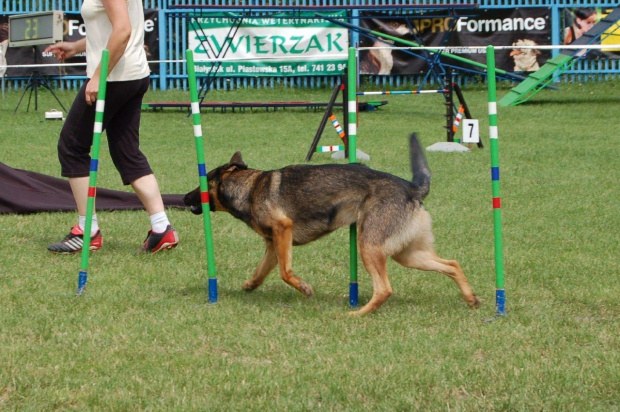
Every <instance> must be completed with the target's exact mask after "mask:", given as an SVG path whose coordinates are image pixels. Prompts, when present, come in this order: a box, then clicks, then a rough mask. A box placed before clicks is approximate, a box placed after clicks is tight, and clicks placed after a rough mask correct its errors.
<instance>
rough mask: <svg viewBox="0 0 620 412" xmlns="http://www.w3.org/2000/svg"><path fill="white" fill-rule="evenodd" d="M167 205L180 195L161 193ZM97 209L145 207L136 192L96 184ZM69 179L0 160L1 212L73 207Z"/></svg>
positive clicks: (180, 198)
mask: <svg viewBox="0 0 620 412" xmlns="http://www.w3.org/2000/svg"><path fill="white" fill-rule="evenodd" d="M162 197H163V199H164V204H165V205H166V206H167V207H182V208H185V207H186V206H185V205H184V204H183V195H162ZM96 207H97V210H144V206H143V205H142V202H140V199H139V198H138V195H136V194H135V193H128V192H122V191H119V190H110V189H102V188H97V201H96ZM75 210H76V206H75V201H74V200H73V195H72V194H71V187H70V186H69V181H68V180H65V179H58V178H55V177H52V176H47V175H44V174H41V173H36V172H31V171H28V170H20V169H13V168H11V167H9V166H7V165H5V164H4V163H0V213H1V214H6V213H17V214H26V213H39V212H66V211H75Z"/></svg>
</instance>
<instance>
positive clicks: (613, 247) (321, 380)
mask: <svg viewBox="0 0 620 412" xmlns="http://www.w3.org/2000/svg"><path fill="white" fill-rule="evenodd" d="M367 89H369V90H377V88H372V87H370V86H368V87H367ZM507 91H508V88H507V87H506V86H503V88H502V89H501V90H499V92H498V97H499V98H501V97H502V96H503V95H504V94H505V93H506V92H507ZM464 93H465V97H466V99H467V103H468V105H469V107H470V110H471V112H472V114H473V115H474V117H476V118H478V119H479V120H480V130H481V133H482V136H483V143H484V144H485V147H484V149H481V150H480V149H476V148H475V149H473V150H472V151H471V152H469V153H436V152H427V153H426V155H427V159H428V161H429V164H430V168H431V171H432V172H433V183H432V187H431V193H430V195H429V197H428V198H427V200H426V201H425V206H426V208H427V209H428V210H429V211H430V213H431V215H432V216H433V221H434V233H435V237H436V249H437V252H438V254H439V255H440V256H442V257H445V258H451V259H457V260H458V261H459V262H460V263H461V265H462V267H463V268H464V270H465V273H466V275H467V276H468V278H469V281H470V283H471V284H472V286H473V287H474V290H475V291H476V293H477V294H478V296H479V297H481V298H482V300H483V301H484V303H483V306H482V307H481V308H480V309H479V310H471V309H469V308H468V307H467V306H466V304H465V302H464V301H463V300H462V298H461V297H460V294H459V292H458V289H457V288H456V286H455V285H454V283H453V282H452V281H451V280H449V279H448V278H446V277H444V276H442V275H439V274H435V273H424V272H419V271H413V270H409V269H405V268H402V267H400V266H398V265H397V264H395V263H394V262H390V264H389V267H388V269H389V274H390V280H391V283H392V286H393V288H394V292H395V293H394V295H393V296H392V298H391V299H390V300H389V301H388V302H387V303H386V304H385V305H384V306H383V307H381V309H380V310H379V311H377V312H376V313H374V314H371V315H368V316H363V317H351V316H348V314H347V313H348V311H349V310H350V308H349V306H348V277H349V275H348V273H349V264H348V261H349V258H348V256H349V254H348V251H349V246H348V231H347V230H340V231H338V232H336V233H334V234H332V235H330V236H328V237H326V238H323V239H321V240H319V241H317V242H314V243H312V244H310V245H307V246H304V247H299V248H295V251H294V259H293V267H294V269H295V271H296V273H297V274H298V275H300V276H301V277H302V278H304V279H305V280H306V281H308V282H309V283H310V284H312V285H313V287H314V291H315V296H314V297H313V298H311V299H307V298H305V297H304V296H302V295H300V294H299V293H298V292H296V291H295V290H293V289H292V288H291V287H289V286H288V285H286V284H285V283H284V282H282V281H281V280H280V279H279V276H278V274H277V273H273V274H272V275H271V276H270V277H269V278H268V279H267V281H266V282H265V284H264V285H263V286H262V287H261V288H259V289H257V290H256V291H254V292H252V293H246V292H245V291H243V290H242V289H241V284H242V282H243V281H244V280H245V279H247V278H248V277H250V276H251V274H252V271H253V270H254V268H255V266H256V264H257V263H258V261H259V260H260V258H261V256H262V253H263V251H264V249H263V243H262V241H261V239H260V237H259V236H258V235H256V234H255V233H253V232H252V231H251V230H250V229H249V228H248V227H246V226H245V225H244V224H243V223H242V222H240V221H237V220H235V219H233V218H232V217H231V216H229V215H226V214H220V213H217V214H212V224H213V231H214V233H213V236H214V239H215V257H216V258H215V260H216V261H215V264H216V268H217V277H218V283H219V302H218V303H217V304H215V305H211V304H208V303H207V288H206V284H207V273H206V253H205V246H204V245H205V243H204V234H203V230H202V220H201V218H200V217H197V216H194V215H192V214H191V213H189V211H187V210H183V209H170V210H169V211H168V213H169V216H170V218H171V220H172V222H173V224H174V226H175V227H176V229H177V230H178V231H179V233H180V236H181V244H180V245H179V246H178V248H176V249H175V250H173V251H170V252H167V253H161V254H158V255H153V256H144V255H140V256H136V255H134V254H133V251H134V250H135V249H137V248H138V247H139V245H140V243H141V242H142V241H143V240H144V237H145V235H146V232H147V230H148V229H149V221H148V216H147V215H146V213H145V212H144V211H133V212H99V213H98V216H99V222H100V224H101V226H102V230H103V233H104V238H105V240H104V247H103V248H102V249H101V250H100V251H99V252H97V253H95V254H93V255H92V256H91V259H90V266H89V283H88V290H87V292H86V294H85V295H83V296H81V297H76V296H73V294H74V293H75V291H76V287H77V273H78V269H79V266H80V256H79V255H78V256H57V255H52V254H50V253H49V252H47V250H46V246H47V244H49V243H52V242H55V241H58V240H60V239H61V238H62V237H63V236H64V235H65V234H66V232H67V231H68V230H69V228H70V227H71V226H72V225H73V224H74V223H75V221H76V217H75V214H73V213H41V214H34V215H1V216H0V262H1V263H0V409H6V410H210V411H217V410H223V411H224V410H226V411H228V410H291V411H297V410H299V411H303V410H334V411H336V410H338V411H341V410H351V411H353V410H386V411H387V410H389V411H392V410H402V411H409V410H427V411H440V410H445V411H448V410H450V411H453V410H461V411H479V410H488V411H491V410H492V411H496V410H506V411H513V410H514V411H532V410H542V411H586V410H587V411H612V410H618V409H620V395H618V394H619V393H620V325H619V313H620V304H619V303H618V294H619V293H620V285H619V275H620V272H619V269H618V267H619V263H620V261H619V258H618V257H619V251H620V236H619V235H618V232H619V229H620V210H619V206H618V205H619V203H618V202H619V200H620V193H619V192H620V191H619V189H618V188H619V187H620V186H619V184H618V182H619V181H620V167H619V166H618V165H619V163H618V159H619V158H620V149H619V148H620V134H619V132H618V127H617V119H618V115H620V109H619V108H620V84H619V83H617V82H607V83H603V84H567V85H566V84H562V85H561V90H559V91H543V92H541V93H540V94H539V95H538V96H536V97H535V98H534V99H533V100H532V101H531V102H530V103H528V104H524V105H521V106H517V107H510V108H501V107H500V108H499V116H498V118H499V135H500V139H499V147H500V167H501V197H502V220H503V240H504V255H505V276H506V291H507V292H506V293H507V311H508V316H507V317H502V318H497V317H496V316H495V302H494V300H495V272H494V270H495V269H494V267H495V266H494V252H493V216H492V203H491V176H490V152H489V147H490V145H489V139H488V115H487V92H486V90H485V89H484V87H483V86H475V87H470V88H468V89H465V90H464ZM20 95H21V92H13V91H11V92H7V93H6V96H5V98H4V99H2V100H0V119H1V120H0V147H2V150H1V153H2V156H1V159H0V161H2V162H3V163H5V164H7V165H9V166H11V167H14V168H21V169H28V170H33V171H37V172H41V173H45V174H49V175H52V176H59V174H60V171H59V165H58V161H57V157H56V142H57V137H58V133H59V131H60V128H61V126H62V124H61V122H55V121H45V120H43V112H44V111H45V110H49V109H52V108H56V109H59V107H58V105H57V103H56V102H55V100H54V99H53V98H52V97H51V96H50V95H49V92H45V91H43V92H42V93H41V94H40V95H39V105H40V109H39V111H38V112H35V111H33V110H32V107H31V110H30V112H29V113H26V111H25V107H24V105H23V103H22V107H21V108H20V110H19V111H18V113H17V114H16V115H13V109H14V108H15V106H16V105H17V101H18V99H19V97H20ZM330 95H331V90H329V89H328V88H326V89H323V90H291V89H281V88H278V89H259V90H236V91H234V92H212V93H211V94H210V95H209V96H208V100H212V101H218V100H220V101H274V100H297V101H298V100H308V101H327V100H328V99H329V96H330ZM59 96H60V98H61V99H62V101H63V102H64V103H65V104H66V105H69V104H70V102H71V101H72V98H73V96H74V94H73V92H60V93H59ZM363 99H366V98H362V100H363ZM146 100H147V101H169V100H178V101H187V100H188V93H187V92H182V91H170V92H149V93H148V95H147V97H146ZM367 100H372V99H367ZM375 100H379V99H375ZM383 100H389V104H388V105H386V106H383V107H381V108H380V109H379V110H377V111H374V112H364V113H360V119H359V127H358V144H359V148H360V149H361V150H363V151H364V152H366V153H368V154H369V155H370V156H371V160H370V161H369V162H367V163H368V165H369V166H371V167H373V168H376V169H379V170H384V171H387V172H390V173H393V174H395V175H397V176H401V177H403V178H406V179H410V178H411V176H410V174H411V172H410V166H409V160H408V147H407V137H408V135H409V134H410V133H411V132H413V131H415V132H417V133H418V134H419V136H420V139H421V141H422V143H423V145H424V146H425V147H426V146H430V145H431V144H433V143H436V142H439V141H445V130H444V128H443V126H444V125H445V119H444V117H443V115H444V106H443V99H442V98H441V96H436V95H430V96H428V95H426V96H393V97H388V98H386V99H383ZM335 113H336V116H337V117H338V118H339V120H340V121H341V122H342V111H341V110H336V112H335ZM321 117H322V112H321V111H320V110H318V111H314V110H304V109H286V110H278V111H275V112H274V111H272V110H270V111H265V110H263V109H255V110H252V111H251V110H246V111H245V112H239V111H235V112H234V113H233V112H231V111H230V110H229V111H227V112H226V113H222V112H220V111H215V112H212V111H205V112H204V113H203V115H202V125H203V132H204V135H205V152H206V159H207V166H208V167H214V166H217V165H219V164H221V163H224V162H226V161H227V160H229V159H230V156H231V155H232V154H233V153H234V152H235V151H237V150H240V151H241V152H242V153H243V156H244V158H245V160H246V162H247V163H248V164H249V165H250V167H253V168H259V169H271V168H279V167H281V166H284V165H287V164H292V163H303V160H304V158H305V155H306V153H307V151H308V148H309V146H310V143H311V141H312V138H313V136H314V134H315V132H316V130H317V128H318V125H319V122H320V120H321ZM141 130H142V148H143V150H144V152H145V153H146V154H147V156H148V157H149V159H150V161H151V164H152V167H153V168H154V170H155V172H156V175H157V177H158V178H159V182H160V185H161V188H162V192H164V193H185V192H187V191H189V190H191V189H193V188H194V187H196V186H197V184H198V177H197V168H196V154H195V146H194V138H193V132H192V121H191V118H189V117H187V116H186V114H185V112H183V111H179V110H174V109H166V110H163V111H160V112H152V111H145V112H144V113H143V118H142V129H141ZM338 143H339V139H338V137H337V135H336V133H335V131H334V130H333V128H332V126H331V125H330V124H329V123H328V125H327V126H326V129H325V132H324V134H323V137H322V139H321V144H331V145H334V144H338ZM327 162H341V161H337V160H332V159H331V158H330V155H329V154H315V155H314V157H313V159H312V163H316V164H318V163H327ZM99 170H100V173H99V180H98V185H99V186H100V187H106V188H110V189H118V190H128V189H127V188H125V187H123V186H122V185H121V182H120V179H119V177H118V175H117V173H116V171H115V170H114V167H113V165H112V163H111V161H110V159H109V155H108V154H107V149H106V141H105V138H104V139H103V147H102V151H101V162H100V169H99ZM2 190H4V189H2ZM320 195H321V194H320V193H316V196H320ZM300 201H302V202H303V199H300ZM359 267H360V274H359V279H360V303H362V304H363V303H365V302H366V301H367V300H368V299H369V298H370V296H371V294H372V286H371V282H370V279H369V276H368V275H367V274H366V273H365V271H364V269H363V267H362V265H361V264H360V265H359Z"/></svg>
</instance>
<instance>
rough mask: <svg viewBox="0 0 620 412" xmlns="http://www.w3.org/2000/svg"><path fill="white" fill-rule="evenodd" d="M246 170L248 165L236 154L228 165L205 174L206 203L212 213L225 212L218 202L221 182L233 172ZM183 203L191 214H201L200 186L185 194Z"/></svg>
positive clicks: (238, 153)
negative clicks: (207, 193) (207, 192)
mask: <svg viewBox="0 0 620 412" xmlns="http://www.w3.org/2000/svg"><path fill="white" fill-rule="evenodd" d="M247 168H248V165H246V164H245V162H244V161H243V159H242V157H241V152H236V153H235V154H234V155H233V156H232V157H231V158H230V161H229V162H228V163H226V164H223V165H222V166H219V167H216V168H215V169H213V170H211V171H210V172H209V173H208V174H207V182H208V184H209V197H208V201H209V208H210V209H211V211H212V212H215V211H226V210H227V209H226V208H225V207H224V206H222V202H221V201H220V195H221V190H220V188H221V186H222V182H223V181H224V180H225V179H226V177H228V176H229V175H230V174H231V173H233V172H234V171H237V170H245V169H247ZM183 202H184V203H185V204H186V205H187V206H190V210H191V211H192V213H193V214H195V215H200V214H202V193H201V191H200V186H198V187H197V188H196V189H194V190H192V191H191V192H189V193H187V194H186V195H185V197H184V198H183Z"/></svg>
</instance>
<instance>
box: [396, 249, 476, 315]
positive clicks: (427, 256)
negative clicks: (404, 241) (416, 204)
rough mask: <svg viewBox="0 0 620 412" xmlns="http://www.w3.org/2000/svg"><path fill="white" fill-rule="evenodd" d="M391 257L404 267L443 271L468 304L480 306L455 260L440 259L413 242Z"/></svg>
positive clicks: (432, 252)
mask: <svg viewBox="0 0 620 412" xmlns="http://www.w3.org/2000/svg"><path fill="white" fill-rule="evenodd" d="M393 259H394V260H395V261H396V262H398V263H400V264H401V265H403V266H405V267H409V268H414V269H419V270H427V271H435V272H439V273H443V274H444V275H446V276H448V277H450V278H451V279H452V280H454V281H455V282H456V284H457V285H458V287H459V289H460V290H461V294H462V295H463V298H464V299H465V301H466V302H467V304H468V305H469V306H471V307H475V308H477V307H478V306H480V304H481V302H480V300H479V299H478V298H477V297H476V295H475V294H474V292H473V290H472V289H471V286H470V285H469V282H468V281H467V278H466V277H465V274H464V273H463V269H461V266H460V265H459V264H458V262H457V261H456V260H445V259H442V258H440V257H439V256H437V255H436V254H435V252H434V251H433V250H424V249H419V248H418V246H417V245H415V244H411V245H409V247H407V248H406V249H405V250H403V251H402V252H400V253H398V254H396V255H394V256H393Z"/></svg>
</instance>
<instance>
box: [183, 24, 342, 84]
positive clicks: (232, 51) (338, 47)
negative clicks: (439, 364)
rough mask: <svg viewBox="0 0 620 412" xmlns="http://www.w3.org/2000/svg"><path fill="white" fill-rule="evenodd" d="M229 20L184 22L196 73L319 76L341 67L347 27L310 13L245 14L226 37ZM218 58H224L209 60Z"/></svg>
mask: <svg viewBox="0 0 620 412" xmlns="http://www.w3.org/2000/svg"><path fill="white" fill-rule="evenodd" d="M329 15H330V16H333V17H339V16H343V15H344V12H337V13H329ZM298 16H299V17H298ZM233 24H234V19H232V18H225V17H221V16H220V17H216V16H214V17H201V18H198V19H196V20H195V21H192V22H190V24H189V28H188V45H189V48H190V49H191V50H193V51H194V61H195V68H196V74H197V75H198V76H205V75H207V74H209V73H211V74H212V75H213V74H214V75H215V76H240V77H243V76H320V75H335V74H341V73H343V71H344V69H345V67H346V62H347V56H346V54H347V48H348V47H349V40H348V38H349V36H348V32H347V29H345V28H342V27H340V26H337V25H335V24H333V23H330V22H328V21H326V20H324V19H320V18H315V17H314V15H313V14H312V13H301V14H296V15H295V16H293V15H288V14H279V15H273V16H265V17H256V18H254V17H252V18H245V19H244V20H243V22H242V24H241V26H240V27H239V29H238V30H237V31H236V32H235V34H234V36H231V37H229V35H230V32H231V27H232V26H233ZM218 56H219V58H220V59H222V58H223V59H228V60H229V61H226V62H223V63H221V64H219V63H215V62H212V61H209V60H212V59H215V58H216V57H218Z"/></svg>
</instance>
